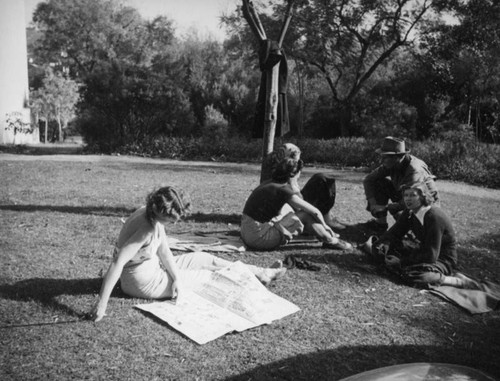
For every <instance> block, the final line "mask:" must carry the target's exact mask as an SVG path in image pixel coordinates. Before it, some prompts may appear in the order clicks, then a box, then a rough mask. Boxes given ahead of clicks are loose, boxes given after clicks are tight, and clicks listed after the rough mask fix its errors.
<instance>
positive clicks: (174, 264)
mask: <svg viewBox="0 0 500 381" xmlns="http://www.w3.org/2000/svg"><path fill="white" fill-rule="evenodd" d="M146 201H147V202H146V206H145V207H144V206H143V207H141V208H139V209H138V210H136V211H135V212H134V213H133V214H132V215H131V216H130V217H129V218H128V219H127V221H125V224H124V225H123V227H122V229H121V231H120V235H119V237H118V242H117V245H116V248H115V251H114V254H113V260H112V262H111V264H110V266H109V269H108V271H107V273H106V275H105V277H104V281H103V284H102V287H101V291H100V293H99V298H98V300H97V301H96V303H95V305H94V306H93V308H92V310H91V312H90V318H91V319H92V320H94V321H99V320H101V319H102V318H103V317H104V316H105V313H106V307H107V305H108V300H109V298H110V296H111V292H112V290H113V288H114V286H115V285H116V282H118V279H120V283H121V289H122V291H123V292H124V293H125V294H127V295H130V296H132V297H135V298H145V299H164V298H176V297H178V296H179V295H182V290H183V289H184V288H187V287H189V286H190V285H192V284H194V283H198V282H203V281H204V280H207V279H208V277H209V276H210V273H211V272H213V271H216V270H219V269H221V268H224V267H226V266H229V265H230V264H231V262H230V261H226V260H224V259H221V258H217V257H215V256H213V255H210V254H207V253H203V252H194V253H189V254H184V255H180V256H175V257H174V256H173V255H172V252H171V251H170V248H169V246H168V242H167V236H166V234H165V226H166V225H168V224H169V223H172V222H173V223H175V222H177V221H178V220H179V219H180V218H182V217H184V216H185V215H187V213H188V210H189V206H190V204H189V203H188V202H187V201H186V200H185V198H184V197H183V195H182V193H180V192H177V191H176V190H175V189H174V188H172V187H163V188H160V189H158V190H157V191H155V192H152V193H151V194H149V195H148V197H147V199H146ZM161 265H163V268H162V267H161ZM247 267H248V268H249V269H250V271H252V272H253V273H254V274H255V276H256V277H257V278H258V279H259V280H260V281H261V282H262V283H264V284H268V283H270V282H271V281H273V280H275V279H277V278H278V277H280V276H282V275H283V274H284V273H285V271H286V269H285V268H283V267H282V264H281V262H276V263H275V264H274V265H273V267H272V268H262V267H257V266H252V265H247Z"/></svg>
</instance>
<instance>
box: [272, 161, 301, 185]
mask: <svg viewBox="0 0 500 381" xmlns="http://www.w3.org/2000/svg"><path fill="white" fill-rule="evenodd" d="M303 167H304V162H303V161H302V160H295V159H290V158H288V159H284V160H282V161H281V162H279V163H278V164H277V165H276V167H275V168H274V171H273V175H272V179H273V181H274V182H277V183H286V182H287V181H288V180H289V179H291V178H292V177H294V176H296V175H297V174H298V173H299V172H300V171H301V170H302V168H303Z"/></svg>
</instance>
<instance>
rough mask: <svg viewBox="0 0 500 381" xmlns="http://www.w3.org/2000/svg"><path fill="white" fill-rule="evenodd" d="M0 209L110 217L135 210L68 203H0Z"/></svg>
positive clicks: (124, 214) (121, 215)
mask: <svg viewBox="0 0 500 381" xmlns="http://www.w3.org/2000/svg"><path fill="white" fill-rule="evenodd" d="M0 210H11V211H14V212H58V213H71V214H89V215H95V216H110V217H123V216H128V215H130V214H132V213H133V212H134V211H135V209H134V208H126V207H113V206H69V205H0Z"/></svg>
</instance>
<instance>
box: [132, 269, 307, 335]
mask: <svg viewBox="0 0 500 381" xmlns="http://www.w3.org/2000/svg"><path fill="white" fill-rule="evenodd" d="M135 307H137V308H139V309H141V310H144V311H147V312H149V313H151V314H153V315H155V316H156V317H158V318H160V319H161V320H163V321H165V322H167V323H168V324H169V325H170V326H171V327H172V328H174V329H176V330H177V331H179V332H181V333H182V334H184V335H186V336H187V337H189V338H190V339H191V340H193V341H195V342H196V343H198V344H205V343H207V342H209V341H212V340H214V339H216V338H218V337H220V336H223V335H225V334H226V333H229V332H232V331H238V332H241V331H244V330H246V329H249V328H253V327H257V326H259V325H262V324H270V323H271V322H272V321H274V320H277V319H281V318H283V317H285V316H287V315H290V314H293V313H295V312H297V311H299V310H300V309H299V308H298V307H297V306H296V305H295V304H293V303H291V302H289V301H287V300H285V299H283V298H281V297H279V296H278V295H276V294H273V293H272V292H271V291H269V290H268V289H267V288H266V287H264V286H263V285H262V284H261V283H260V282H259V280H258V279H257V278H256V277H255V276H254V275H253V274H252V273H251V272H250V270H249V269H248V268H247V267H246V266H245V265H244V264H243V263H241V262H239V261H238V262H234V263H232V264H231V265H230V266H228V267H225V268H223V269H221V270H218V271H215V272H213V273H212V274H211V277H210V279H209V280H208V281H207V282H204V283H201V284H199V285H197V286H195V288H192V289H190V290H185V291H184V292H183V294H182V298H180V299H179V300H177V301H176V303H172V302H171V301H162V302H154V303H150V304H139V305H136V306H135Z"/></svg>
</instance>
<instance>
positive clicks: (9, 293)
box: [0, 278, 124, 318]
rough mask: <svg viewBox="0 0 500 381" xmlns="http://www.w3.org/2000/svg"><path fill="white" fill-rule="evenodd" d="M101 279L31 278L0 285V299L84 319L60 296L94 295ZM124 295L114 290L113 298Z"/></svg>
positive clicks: (118, 290)
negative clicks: (30, 303) (39, 305)
mask: <svg viewBox="0 0 500 381" xmlns="http://www.w3.org/2000/svg"><path fill="white" fill-rule="evenodd" d="M101 284H102V279H101V278H89V279H45V278H33V279H26V280H22V281H19V282H17V283H14V284H12V285H0V297H1V298H3V299H10V300H16V301H20V302H31V301H35V302H37V303H40V304H42V305H43V306H44V307H48V308H51V309H54V310H57V311H60V312H62V313H64V314H66V315H68V316H71V317H78V318H84V317H85V313H82V312H81V311H76V310H74V309H73V308H71V307H69V306H67V305H65V304H63V303H61V302H59V301H58V300H57V297H58V296H61V295H94V294H97V293H98V292H99V290H100V288H101ZM120 295H124V294H123V292H122V291H121V290H120V289H119V288H116V289H115V290H113V296H120Z"/></svg>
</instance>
